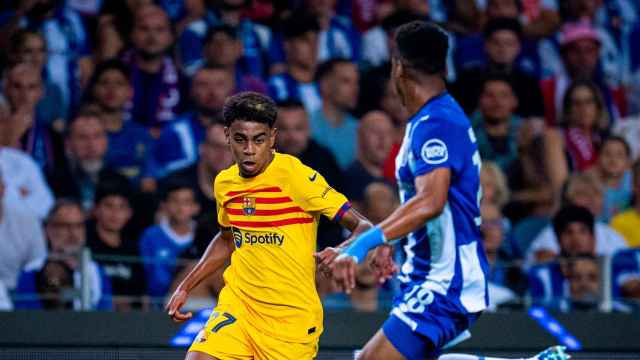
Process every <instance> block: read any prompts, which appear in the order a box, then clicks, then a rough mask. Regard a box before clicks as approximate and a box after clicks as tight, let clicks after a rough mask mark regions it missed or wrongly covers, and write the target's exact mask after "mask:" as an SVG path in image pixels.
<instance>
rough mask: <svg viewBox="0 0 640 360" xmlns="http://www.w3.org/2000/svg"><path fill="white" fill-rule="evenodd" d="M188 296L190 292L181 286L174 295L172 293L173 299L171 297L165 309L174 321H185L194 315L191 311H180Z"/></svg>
mask: <svg viewBox="0 0 640 360" xmlns="http://www.w3.org/2000/svg"><path fill="white" fill-rule="evenodd" d="M187 297H189V294H188V293H187V292H186V291H185V290H182V289H180V288H178V289H176V291H175V292H174V293H173V295H171V299H169V302H168V303H167V306H165V308H164V309H165V310H166V311H167V314H169V316H170V317H171V318H172V319H173V321H175V322H183V321H185V320H189V319H191V317H192V316H193V314H192V313H191V312H188V313H186V314H184V313H182V312H180V308H181V307H182V305H184V303H185V302H187Z"/></svg>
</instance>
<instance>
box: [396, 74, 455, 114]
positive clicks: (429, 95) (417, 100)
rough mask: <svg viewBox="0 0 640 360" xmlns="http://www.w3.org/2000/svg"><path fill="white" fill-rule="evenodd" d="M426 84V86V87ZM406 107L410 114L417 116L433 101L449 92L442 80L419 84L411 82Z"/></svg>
mask: <svg viewBox="0 0 640 360" xmlns="http://www.w3.org/2000/svg"><path fill="white" fill-rule="evenodd" d="M425 83H426V85H425ZM406 90H407V91H406V94H407V96H406V99H405V101H404V105H405V107H406V108H407V110H408V111H409V113H410V114H415V113H417V112H418V111H420V109H421V108H422V107H423V106H424V104H426V103H427V102H428V101H430V100H431V99H433V98H435V97H436V96H438V95H441V94H442V93H443V92H445V91H446V90H447V88H446V87H445V85H444V81H443V80H442V79H441V78H438V79H435V78H434V79H429V80H425V81H423V82H422V83H420V84H418V83H416V82H410V83H409V84H408V85H407V89H406Z"/></svg>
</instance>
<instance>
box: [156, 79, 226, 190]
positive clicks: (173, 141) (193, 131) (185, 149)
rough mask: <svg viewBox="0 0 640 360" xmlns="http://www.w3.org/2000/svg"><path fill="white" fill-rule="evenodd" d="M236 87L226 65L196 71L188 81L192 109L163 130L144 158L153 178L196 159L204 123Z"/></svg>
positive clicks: (217, 112) (217, 114)
mask: <svg viewBox="0 0 640 360" xmlns="http://www.w3.org/2000/svg"><path fill="white" fill-rule="evenodd" d="M235 87H236V86H235V78H234V76H233V73H232V72H229V71H228V69H227V68H224V67H219V66H217V67H216V66H206V67H203V68H201V69H200V70H198V72H196V74H195V75H194V77H193V81H192V84H191V99H192V102H193V109H194V111H193V112H189V113H186V114H184V115H182V116H181V117H180V118H179V119H178V120H176V121H175V122H174V123H172V124H171V125H169V126H167V127H166V128H165V129H164V130H163V131H162V134H161V135H160V138H159V139H158V141H157V143H156V145H155V147H154V151H153V152H152V153H150V154H149V155H150V157H149V159H147V161H148V162H149V165H148V166H149V168H150V169H151V175H152V176H153V178H155V179H158V178H162V177H164V176H166V175H167V174H168V173H170V172H173V171H177V170H180V169H184V168H186V167H188V166H190V165H193V164H194V163H195V162H196V161H197V160H198V145H200V144H201V143H202V141H203V140H204V138H205V129H206V127H207V125H208V124H210V123H212V122H215V121H217V120H218V119H219V117H220V114H221V111H222V106H223V105H224V100H225V99H226V98H227V97H228V96H231V95H232V94H233V93H234V90H235Z"/></svg>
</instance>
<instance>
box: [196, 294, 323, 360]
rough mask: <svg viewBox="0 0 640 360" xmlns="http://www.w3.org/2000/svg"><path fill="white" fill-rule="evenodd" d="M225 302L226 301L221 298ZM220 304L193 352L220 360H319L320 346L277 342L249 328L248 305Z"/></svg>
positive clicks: (314, 343)
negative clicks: (317, 358) (245, 307)
mask: <svg viewBox="0 0 640 360" xmlns="http://www.w3.org/2000/svg"><path fill="white" fill-rule="evenodd" d="M220 300H221V301H225V300H224V297H222V296H221V298H220ZM225 302H226V303H219V304H218V305H217V306H216V308H215V309H213V312H212V313H211V316H209V320H207V324H206V325H205V326H204V328H203V329H202V330H201V331H200V333H198V336H196V338H195V340H194V341H193V343H192V344H191V347H190V348H189V351H198V352H203V353H205V354H208V355H211V356H213V357H215V358H217V359H220V360H231V359H233V360H244V359H255V360H262V359H264V360H306V359H313V358H315V356H316V354H317V352H318V342H317V341H313V342H311V343H302V344H301V343H294V342H288V341H283V340H278V339H275V338H273V337H271V336H269V335H266V334H264V333H262V332H260V331H259V330H258V329H256V328H255V327H254V326H252V325H251V324H249V322H248V321H247V319H246V317H245V316H243V315H244V309H243V308H244V305H243V304H241V303H237V301H233V300H232V299H227V301H225Z"/></svg>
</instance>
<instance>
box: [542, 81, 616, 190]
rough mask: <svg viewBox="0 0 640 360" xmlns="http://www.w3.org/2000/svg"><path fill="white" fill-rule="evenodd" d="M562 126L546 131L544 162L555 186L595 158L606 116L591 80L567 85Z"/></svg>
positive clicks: (607, 122) (591, 163)
mask: <svg viewBox="0 0 640 360" xmlns="http://www.w3.org/2000/svg"><path fill="white" fill-rule="evenodd" d="M561 125H562V127H561V128H557V129H551V130H549V131H546V132H545V148H546V150H545V163H546V164H547V165H546V166H547V169H548V171H549V174H550V177H551V183H552V186H553V188H554V189H559V188H560V187H561V186H562V184H564V182H565V181H566V179H567V177H568V176H569V173H570V171H584V170H587V169H588V168H590V167H591V166H592V165H594V164H595V163H596V161H597V158H598V148H599V147H600V145H601V142H602V137H603V133H604V131H605V130H606V129H607V127H608V126H609V117H608V116H607V112H606V109H605V106H604V102H603V100H602V97H601V94H600V92H599V91H598V87H597V86H596V85H595V84H594V83H592V82H590V81H589V80H577V81H575V82H573V83H572V84H571V85H570V86H569V88H568V89H567V91H566V93H565V96H564V100H563V115H562V123H561ZM556 191H557V190H556Z"/></svg>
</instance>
